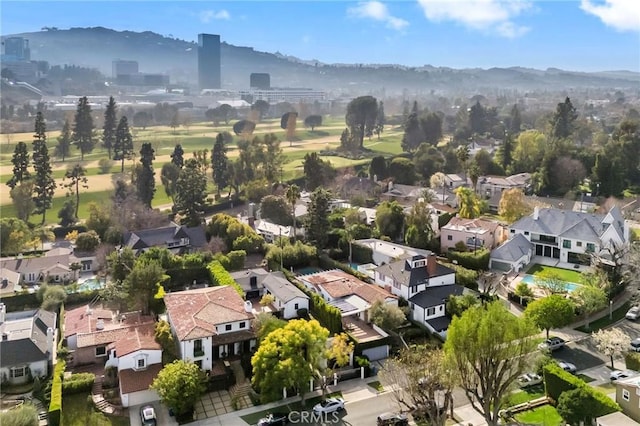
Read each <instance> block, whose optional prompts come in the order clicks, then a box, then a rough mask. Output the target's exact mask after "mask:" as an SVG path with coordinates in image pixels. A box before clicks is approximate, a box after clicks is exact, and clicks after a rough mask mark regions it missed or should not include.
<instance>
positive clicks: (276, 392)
mask: <svg viewBox="0 0 640 426" xmlns="http://www.w3.org/2000/svg"><path fill="white" fill-rule="evenodd" d="M328 337H329V331H328V330H327V329H326V328H324V327H322V326H321V325H320V323H318V321H316V320H311V321H305V320H292V321H289V322H288V323H287V325H285V326H284V327H282V328H277V329H275V330H274V331H272V332H271V333H269V334H268V335H267V337H265V338H264V339H263V340H262V342H261V343H260V346H259V347H258V350H257V351H256V353H255V354H254V355H253V357H252V358H251V365H252V367H253V377H252V379H251V381H252V383H253V385H254V386H255V387H256V388H257V389H258V390H259V393H260V399H261V401H262V402H263V403H266V402H271V401H275V400H277V399H279V398H280V397H281V395H282V389H283V388H289V389H290V388H295V389H296V390H297V391H298V392H299V394H300V395H301V396H302V402H303V404H304V397H305V394H306V393H307V391H308V389H309V381H310V380H311V379H312V378H313V377H315V376H316V375H317V371H318V370H319V369H321V368H322V367H321V366H322V363H323V361H324V359H325V355H326V344H327V338H328Z"/></svg>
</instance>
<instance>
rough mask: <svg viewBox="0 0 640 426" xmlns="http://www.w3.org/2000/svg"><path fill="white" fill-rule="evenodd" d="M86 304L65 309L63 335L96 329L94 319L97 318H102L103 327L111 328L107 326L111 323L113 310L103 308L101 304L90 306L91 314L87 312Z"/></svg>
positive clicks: (68, 335)
mask: <svg viewBox="0 0 640 426" xmlns="http://www.w3.org/2000/svg"><path fill="white" fill-rule="evenodd" d="M87 306H88V305H84V306H80V307H79V308H76V309H72V310H70V311H65V313H64V337H70V336H73V335H74V334H80V333H89V332H91V331H96V321H97V320H98V319H102V320H103V322H104V324H105V328H111V327H108V326H109V325H110V324H111V322H112V318H113V317H114V316H115V312H113V311H110V310H108V309H103V308H102V307H101V306H95V307H93V308H90V312H91V314H88V313H87Z"/></svg>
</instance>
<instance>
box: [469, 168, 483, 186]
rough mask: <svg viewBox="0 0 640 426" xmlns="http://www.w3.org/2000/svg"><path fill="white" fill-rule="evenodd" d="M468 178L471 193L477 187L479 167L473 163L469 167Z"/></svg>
mask: <svg viewBox="0 0 640 426" xmlns="http://www.w3.org/2000/svg"><path fill="white" fill-rule="evenodd" d="M469 178H470V179H471V185H472V186H473V192H476V187H477V186H478V179H480V167H478V164H477V163H476V162H475V161H474V162H472V163H471V165H470V166H469Z"/></svg>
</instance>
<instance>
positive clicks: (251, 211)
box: [247, 203, 256, 218]
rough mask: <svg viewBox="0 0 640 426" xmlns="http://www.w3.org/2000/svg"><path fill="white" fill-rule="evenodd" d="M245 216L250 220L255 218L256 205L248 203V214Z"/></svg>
mask: <svg viewBox="0 0 640 426" xmlns="http://www.w3.org/2000/svg"><path fill="white" fill-rule="evenodd" d="M247 216H249V217H250V218H251V217H253V218H255V217H256V203H249V212H248V213H247Z"/></svg>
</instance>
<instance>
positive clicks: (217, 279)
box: [207, 260, 245, 299]
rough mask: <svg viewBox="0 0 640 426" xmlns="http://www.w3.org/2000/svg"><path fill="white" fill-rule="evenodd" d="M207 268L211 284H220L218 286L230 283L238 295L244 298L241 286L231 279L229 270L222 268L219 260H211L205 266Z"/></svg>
mask: <svg viewBox="0 0 640 426" xmlns="http://www.w3.org/2000/svg"><path fill="white" fill-rule="evenodd" d="M207 269H208V270H209V274H210V277H211V284H213V285H220V286H222V285H230V286H231V287H233V288H234V289H235V290H236V291H237V292H238V294H239V295H240V297H242V298H243V299H244V297H245V294H244V290H243V289H242V287H240V284H238V283H237V282H236V281H235V280H234V279H233V277H232V276H231V274H229V272H228V271H227V270H226V269H224V267H223V266H222V265H221V264H220V262H218V261H217V260H214V261H212V262H211V263H209V265H208V266H207Z"/></svg>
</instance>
